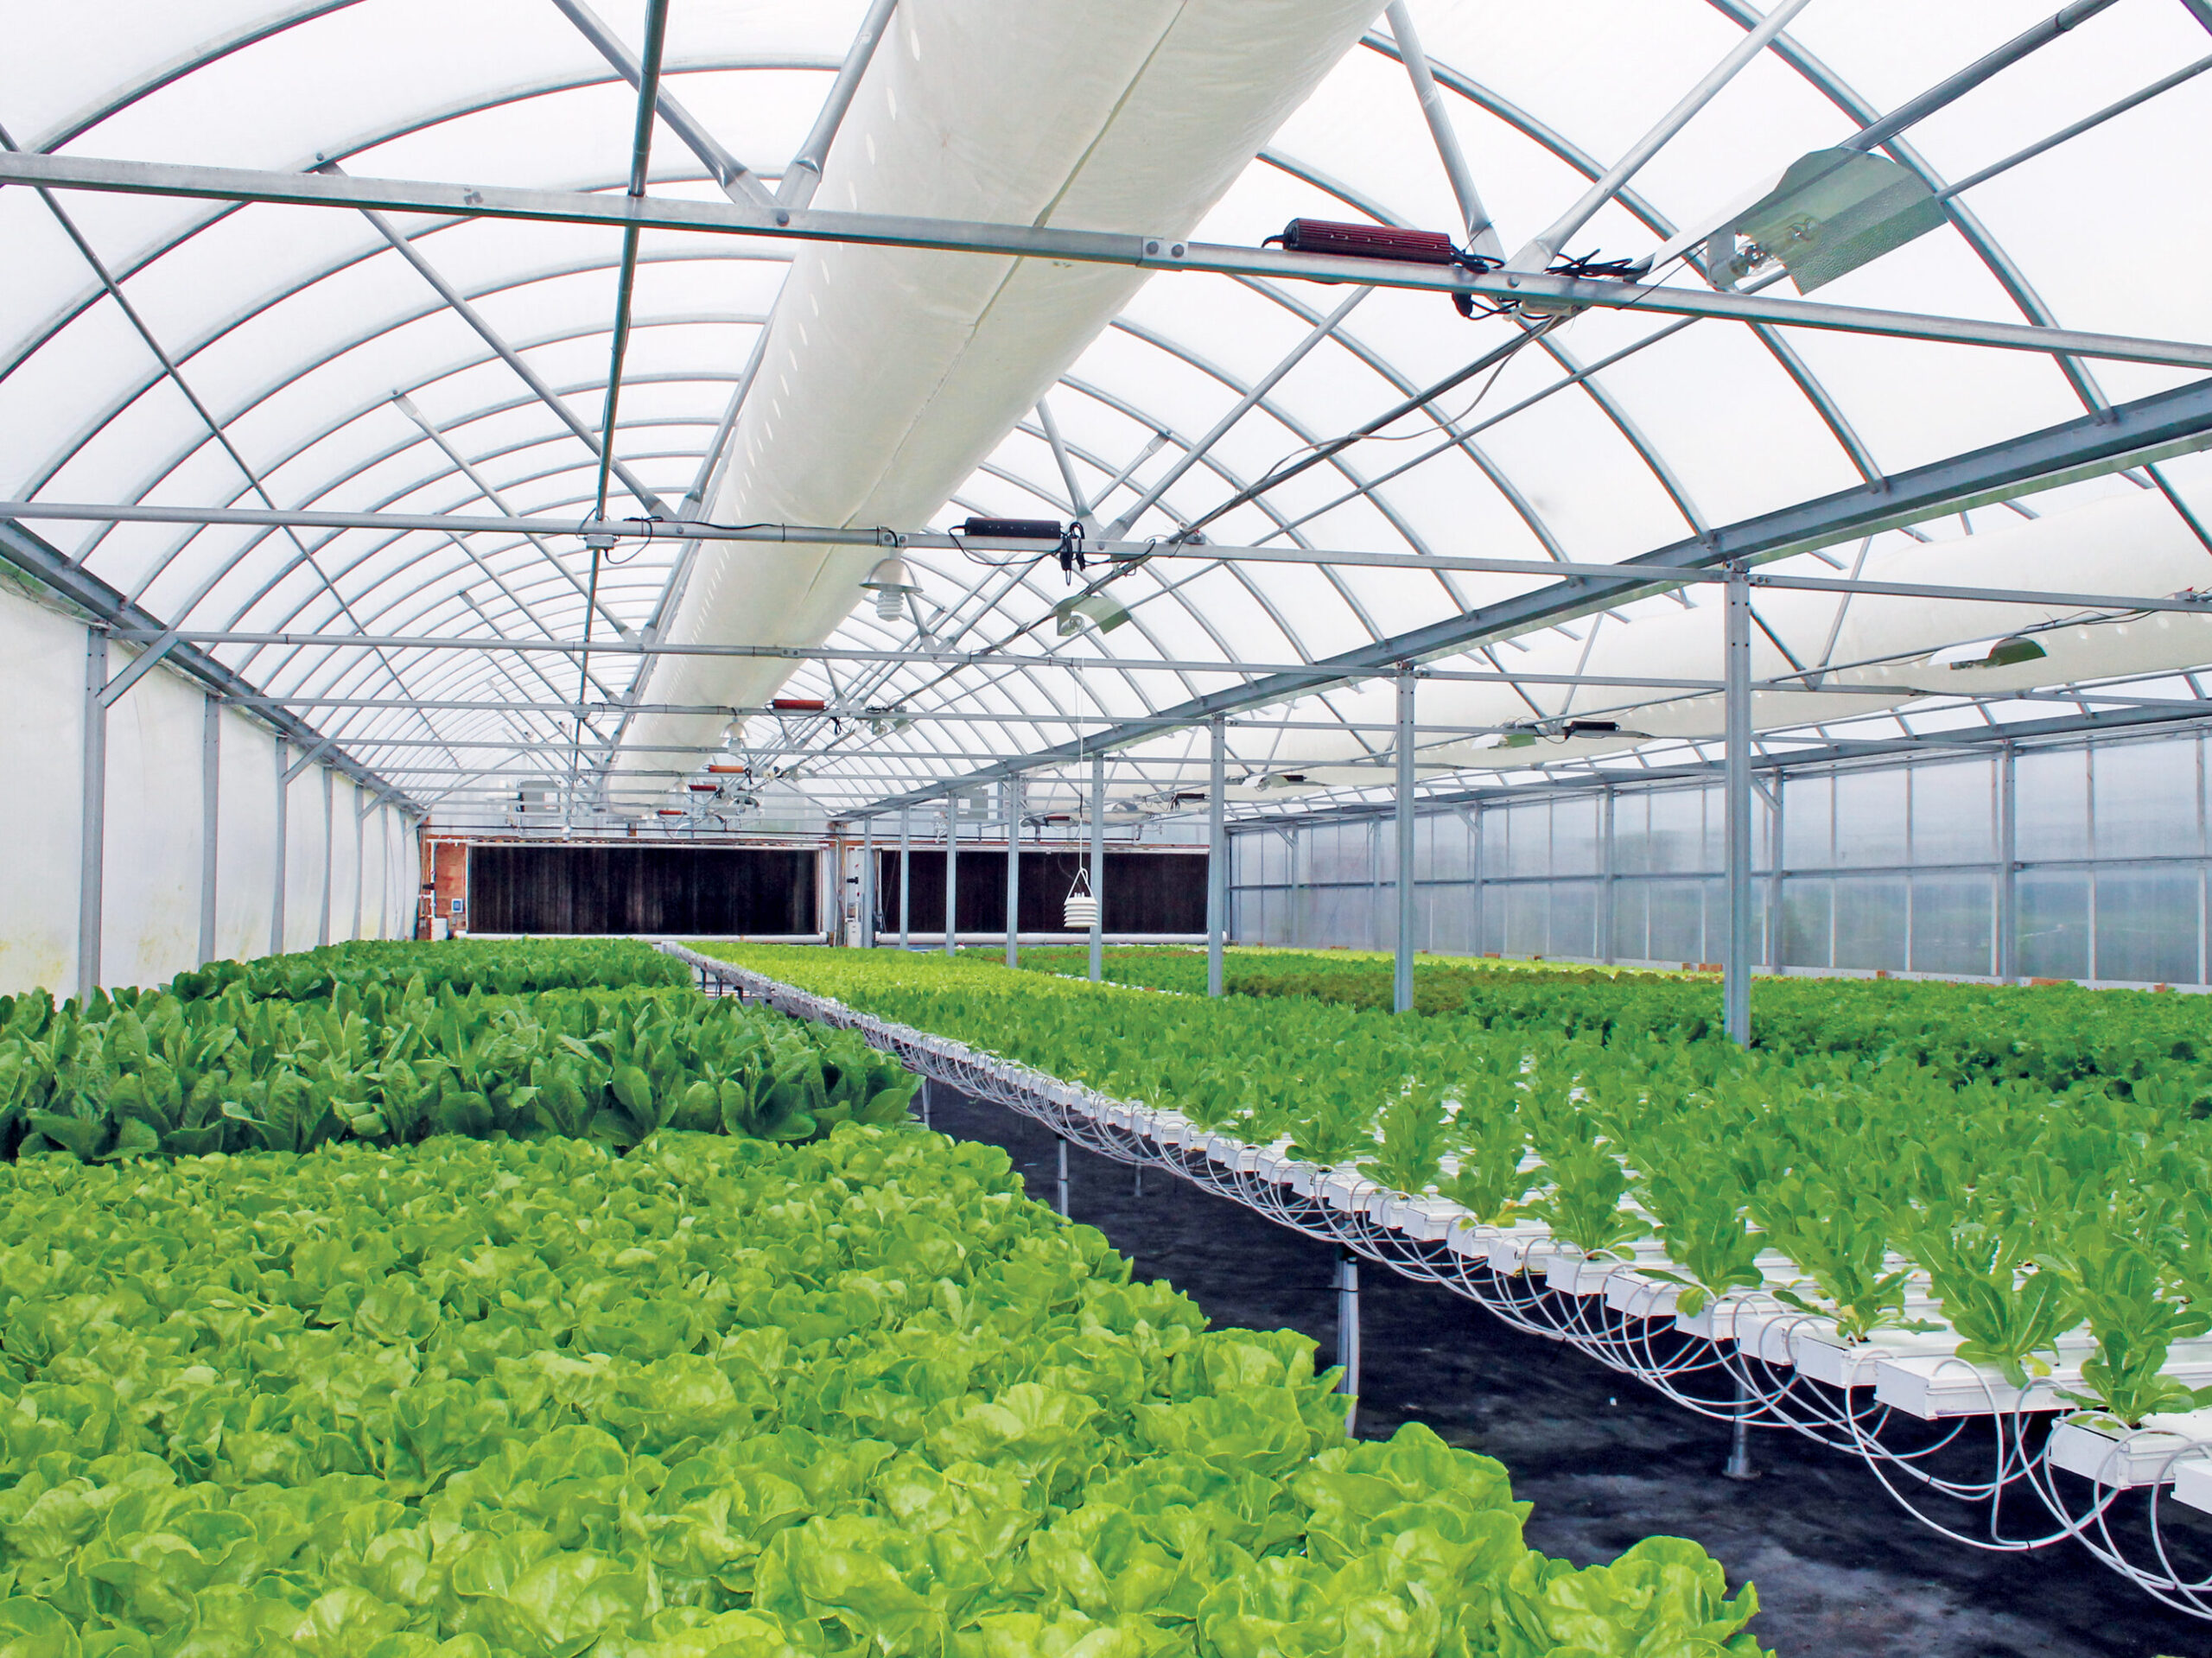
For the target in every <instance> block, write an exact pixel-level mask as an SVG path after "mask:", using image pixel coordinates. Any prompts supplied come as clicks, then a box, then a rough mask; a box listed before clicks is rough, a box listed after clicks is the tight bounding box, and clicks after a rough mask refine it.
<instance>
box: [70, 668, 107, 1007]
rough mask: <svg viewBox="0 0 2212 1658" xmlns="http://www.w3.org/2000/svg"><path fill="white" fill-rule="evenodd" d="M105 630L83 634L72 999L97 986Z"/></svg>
mask: <svg viewBox="0 0 2212 1658" xmlns="http://www.w3.org/2000/svg"><path fill="white" fill-rule="evenodd" d="M106 690H107V632H106V630H105V629H104V628H99V627H93V628H88V629H86V633H85V755H84V808H83V811H84V816H83V819H82V822H81V823H80V825H79V828H80V829H81V831H82V839H81V841H80V842H79V847H78V856H77V999H78V1000H79V1001H80V1002H88V1001H91V1000H92V992H94V991H95V990H97V989H99V988H100V930H101V922H102V912H101V905H102V902H103V899H104V897H105V894H104V893H103V891H102V886H103V883H104V881H105V876H106V873H107V703H106V701H105V692H106Z"/></svg>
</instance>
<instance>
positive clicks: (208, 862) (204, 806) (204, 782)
mask: <svg viewBox="0 0 2212 1658" xmlns="http://www.w3.org/2000/svg"><path fill="white" fill-rule="evenodd" d="M222 787H223V705H222V704H221V703H220V702H217V701H216V700H215V699H214V698H213V697H212V696H210V697H208V698H207V706H206V708H205V709H204V710H203V711H202V713H201V715H200V962H201V964H202V965H203V966H204V965H205V964H206V963H207V962H212V961H213V960H214V959H215V874H216V870H217V868H218V867H219V866H218V862H217V858H216V851H217V842H216V835H217V832H218V830H219V829H220V828H221V825H222V812H221V806H222Z"/></svg>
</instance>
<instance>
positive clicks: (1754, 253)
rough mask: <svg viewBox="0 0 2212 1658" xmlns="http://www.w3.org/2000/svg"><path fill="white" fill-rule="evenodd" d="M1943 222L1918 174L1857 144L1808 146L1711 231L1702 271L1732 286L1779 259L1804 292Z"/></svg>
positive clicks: (1939, 205) (1940, 207) (1718, 283)
mask: <svg viewBox="0 0 2212 1658" xmlns="http://www.w3.org/2000/svg"><path fill="white" fill-rule="evenodd" d="M1943 222H1944V213H1943V204H1942V202H1940V201H1938V200H1936V195H1935V193H1934V192H1933V191H1931V190H1930V189H1929V187H1928V186H1927V183H1926V182H1925V181H1923V179H1921V178H1920V176H1919V175H1917V174H1915V173H1912V172H1910V171H1909V170H1907V169H1906V168H1903V167H1900V166H1898V165H1897V163H1896V162H1893V161H1890V160H1888V159H1887V158H1885V157H1884V156H1869V155H1866V154H1865V153H1864V152H1862V151H1859V150H1856V149H1815V150H1814V151H1813V152H1812V153H1811V154H1809V155H1806V156H1799V157H1798V158H1797V159H1796V161H1794V162H1791V163H1790V164H1789V168H1788V169H1787V170H1786V171H1785V172H1784V173H1783V175H1782V178H1781V181H1779V182H1778V183H1777V184H1776V186H1775V187H1774V188H1773V189H1771V190H1770V191H1768V192H1767V194H1764V196H1761V197H1760V198H1759V199H1758V200H1757V201H1755V202H1753V203H1752V204H1751V206H1748V207H1745V208H1744V209H1743V210H1742V211H1741V212H1739V213H1736V214H1735V215H1733V217H1732V219H1731V221H1730V222H1729V223H1728V224H1726V225H1725V226H1722V227H1721V228H1720V229H1719V231H1718V232H1716V233H1715V234H1714V235H1713V239H1712V241H1711V242H1710V243H1709V244H1708V245H1707V247H1708V255H1707V264H1708V272H1707V274H1708V275H1710V276H1711V277H1712V278H1713V285H1714V286H1715V287H1717V288H1727V289H1732V288H1733V287H1735V286H1736V284H1737V283H1738V282H1740V281H1741V280H1742V279H1743V278H1744V277H1745V276H1749V275H1750V274H1751V272H1752V271H1753V270H1756V269H1758V267H1759V266H1760V265H1762V264H1765V263H1766V262H1767V261H1769V260H1770V259H1771V260H1778V261H1780V262H1781V264H1782V268H1783V270H1787V271H1788V272H1789V280H1790V281H1791V282H1792V283H1796V288H1797V291H1798V292H1799V293H1801V294H1809V293H1811V292H1812V291H1813V290H1814V289H1816V288H1820V287H1823V286H1825V285H1826V284H1827V283H1832V282H1834V280H1835V279H1836V278H1837V277H1838V276H1843V275H1845V274H1846V273H1847V272H1849V271H1853V270H1858V269H1859V266H1861V265H1863V264H1868V263H1869V262H1870V261H1872V260H1875V259H1878V258H1880V257H1882V255H1884V254H1885V253H1887V252H1889V251H1891V250H1892V249H1894V248H1901V247H1903V246H1904V245H1905V244H1906V243H1907V242H1910V241H1911V240H1912V239H1913V238H1915V237H1917V236H1925V235H1926V234H1927V233H1928V232H1929V231H1932V230H1934V229H1935V228H1936V226H1939V225H1941V224H1942V223H1943ZM1738 238H1741V239H1742V240H1743V241H1744V242H1745V243H1748V244H1749V245H1748V246H1745V247H1741V248H1739V247H1738Z"/></svg>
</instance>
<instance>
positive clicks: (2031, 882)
mask: <svg viewBox="0 0 2212 1658" xmlns="http://www.w3.org/2000/svg"><path fill="white" fill-rule="evenodd" d="M2207 741H2212V737H2207V736H2204V735H2200V734H2195V733H2191V734H2187V735H2183V736H2178V737H2177V736H2168V735H2160V736H2155V737H2143V738H2111V739H2102V740H2096V741H2094V742H2092V741H2085V740H2080V739H2075V740H2071V741H2069V742H2060V743H2052V744H2050V745H2047V746H2038V747H2023V748H2020V749H2018V750H2017V751H2016V752H2014V753H2011V754H2009V755H1999V754H1995V753H1987V754H1974V755H1967V756H1952V755H1942V756H1937V757H1931V758H1929V759H1913V760H1910V761H1891V762H1885V763H1875V764H1865V765H1830V766H1825V767H1822V768H1820V769H1817V770H1813V769H1808V770H1807V771H1804V772H1793V773H1789V774H1787V775H1786V776H1784V777H1783V778H1778V779H1777V778H1774V777H1773V775H1772V774H1771V773H1769V774H1766V775H1765V776H1764V778H1763V779H1762V783H1763V785H1764V786H1767V787H1771V788H1772V789H1773V790H1774V791H1776V792H1775V797H1774V799H1773V800H1771V801H1770V800H1769V799H1767V798H1765V797H1761V798H1758V799H1756V800H1755V801H1754V802H1753V805H1752V814H1751V816H1752V825H1753V848H1752V864H1753V882H1752V893H1753V908H1754V923H1753V931H1752V937H1753V939H1754V941H1755V948H1756V950H1757V951H1758V957H1759V960H1760V962H1761V964H1762V965H1764V966H1768V967H1773V966H1775V965H1777V963H1779V964H1780V965H1781V966H1782V967H1783V968H1784V969H1792V970H1806V969H1809V970H1813V971H1826V972H1847V973H1849V972H1858V973H1866V972H1874V971H1882V972H1891V973H1900V972H1910V973H1925V974H1936V975H1943V976H1947V977H1988V976H1992V975H1999V974H2005V973H2009V974H2011V975H2013V976H2017V977H2020V978H2051V979H2086V980H2091V981H2108V982H2117V983H2134V984H2203V983H2206V982H2207V981H2208V977H2207V973H2208V968H2207V924H2206V910H2207V867H2208V864H2212V842H2208V839H2207V829H2206V822H2207V804H2206V803H2207V797H2208V792H2209V791H2212V777H2209V776H2208V765H2207V758H2208V757H2207V755H2206V753H2205V747H2204V746H2205V744H2206V742H2207ZM1504 795H1505V791H1498V793H1497V794H1495V795H1492V796H1491V797H1488V798H1483V799H1479V800H1469V801H1467V802H1465V803H1463V804H1452V805H1450V806H1443V805H1429V806H1425V807H1424V808H1423V810H1422V814H1421V819H1420V822H1419V824H1418V827H1417V832H1416V835H1415V838H1414V875H1415V881H1416V895H1415V905H1414V921H1415V934H1414V947H1415V948H1416V949H1419V950H1428V951H1433V952H1436V953H1439V954H1446V955H1471V954H1478V953H1479V954H1485V955H1493V956H1548V957H1561V958H1567V959H1573V960H1588V961H1605V962H1628V963H1654V964H1660V965H1679V964H1681V963H1682V962H1713V961H1715V960H1717V959H1718V958H1719V955H1720V953H1721V947H1722V941H1723V939H1724V938H1725V937H1726V931H1727V894H1726V886H1725V884H1724V882H1723V880H1721V875H1722V872H1723V862H1724V858H1725V854H1726V848H1725V846H1724V844H1723V839H1722V836H1723V821H1724V813H1723V809H1722V801H1721V797H1720V791H1719V788H1718V786H1717V785H1713V784H1709V783H1706V782H1703V781H1700V782H1695V783H1681V782H1667V783H1659V784H1654V785H1649V786H1637V785H1632V784H1628V783H1614V784H1611V785H1607V786H1605V787H1587V788H1561V789H1557V790H1553V791H1548V792H1546V793H1543V794H1541V795H1539V794H1536V793H1535V791H1529V793H1528V795H1527V796H1526V797H1522V798H1508V797H1504ZM1777 813H1778V816H1779V817H1780V820H1781V822H1780V829H1781V840H1782V843H1783V852H1784V858H1783V864H1782V867H1781V868H1780V869H1779V870H1777V868H1776V867H1774V861H1773V846H1774V840H1775V829H1776V823H1775V819H1776V817H1777ZM1231 846H1232V854H1233V858H1234V862H1233V864H1232V872H1233V879H1234V882H1235V891H1236V897H1237V900H1238V901H1237V903H1236V906H1235V908H1234V911H1233V913H1234V915H1235V917H1236V928H1237V931H1238V936H1239V937H1241V938H1243V939H1244V940H1245V941H1248V942H1250V943H1279V944H1292V945H1302V946H1309V947H1311V946H1322V945H1330V944H1336V945H1344V946H1347V947H1350V948H1353V949H1387V948H1389V946H1390V944H1391V943H1392V941H1393V939H1394V937H1395V931H1396V919H1395V918H1396V908H1395V890H1394V886H1393V884H1392V880H1391V877H1390V873H1389V864H1390V863H1392V862H1394V861H1395V860H1394V859H1393V858H1392V857H1391V853H1392V849H1393V848H1394V846H1395V841H1394V838H1393V832H1392V829H1391V824H1390V822H1389V817H1388V816H1371V817H1366V818H1358V819H1351V820H1344V821H1336V822H1330V823H1313V824H1307V825H1303V826H1300V825H1299V824H1297V823H1294V822H1293V823H1289V824H1287V825H1284V826H1282V827H1280V828H1274V827H1271V828H1267V829H1260V828H1257V827H1255V828H1252V829H1239V830H1238V831H1236V833H1235V834H1234V835H1233V836H1232V842H1231ZM1770 905H1772V906H1775V908H1776V913H1775V915H1774V916H1773V917H1772V918H1771V919H1772V924H1771V925H1770V917H1769V914H1768V911H1769V907H1770Z"/></svg>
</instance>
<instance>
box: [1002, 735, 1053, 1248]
mask: <svg viewBox="0 0 2212 1658" xmlns="http://www.w3.org/2000/svg"><path fill="white" fill-rule="evenodd" d="M1000 795H1001V799H1002V800H1003V802H1004V804H1005V806H1006V964H1007V966H1008V967H1020V965H1021V779H1020V778H1007V780H1006V781H1005V782H1004V783H1003V784H1001V785H1000ZM1060 1212H1061V1213H1062V1214H1065V1213H1066V1212H1067V1211H1066V1210H1061V1211H1060Z"/></svg>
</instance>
